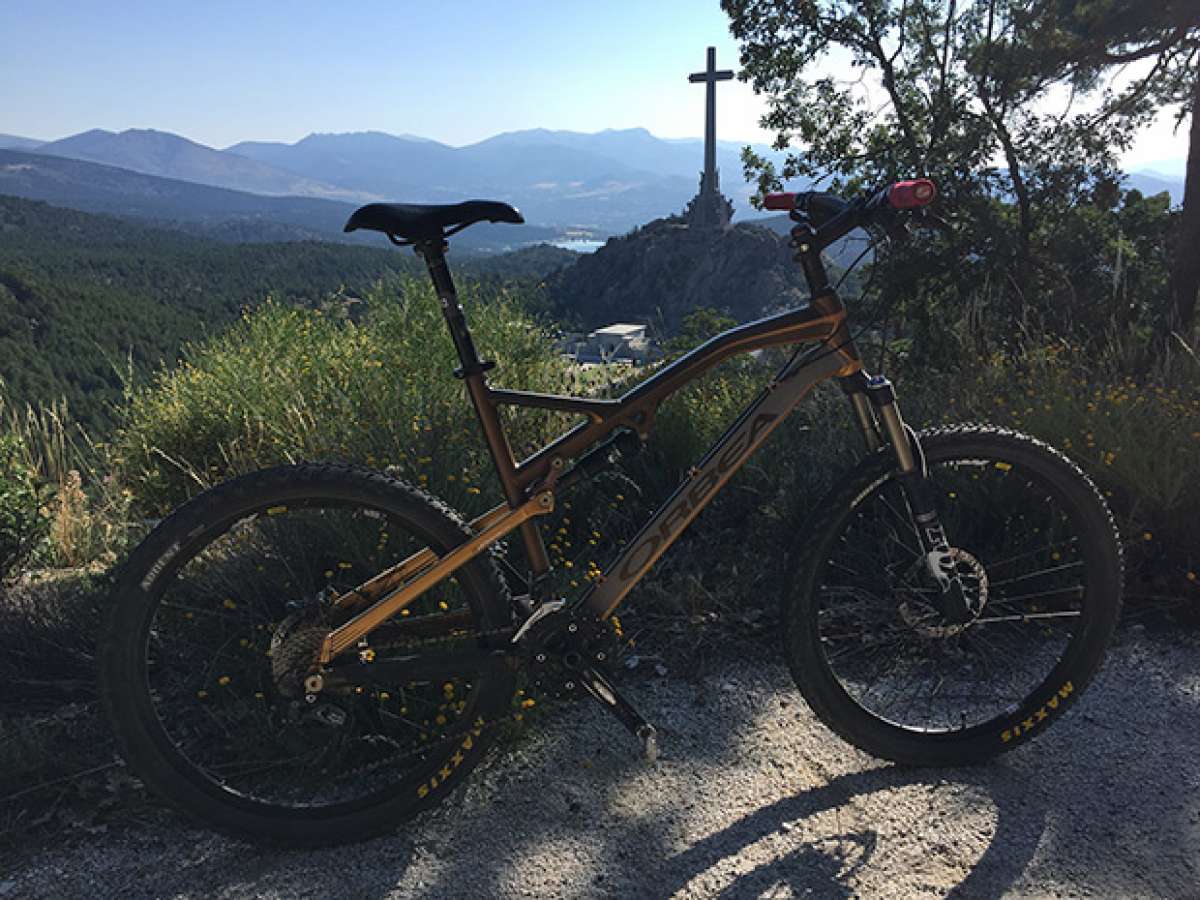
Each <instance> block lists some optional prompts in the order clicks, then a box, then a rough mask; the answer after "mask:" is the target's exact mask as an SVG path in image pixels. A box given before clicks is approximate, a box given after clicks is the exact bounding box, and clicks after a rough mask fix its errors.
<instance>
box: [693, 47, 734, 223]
mask: <svg viewBox="0 0 1200 900" xmlns="http://www.w3.org/2000/svg"><path fill="white" fill-rule="evenodd" d="M731 78H733V71H732V70H730V69H721V70H719V71H718V69H717V48H716V47H709V48H708V65H707V67H706V68H705V70H704V71H703V72H695V73H693V74H691V75H689V76H688V81H690V82H692V83H693V84H698V83H700V82H703V83H704V90H705V98H704V99H705V109H704V171H703V172H702V173H701V175H700V192H699V193H698V194H696V196H695V197H693V198H692V201H691V202H690V203H689V204H688V207H687V211H686V213H685V215H686V217H687V219H688V222H689V224H692V225H715V226H725V225H728V224H729V219H730V217H731V216H732V215H733V205H732V204H731V203H730V202H729V201H728V200H727V199H725V197H723V196H722V195H721V183H720V179H719V177H718V174H717V82H718V81H729V80H730V79H731Z"/></svg>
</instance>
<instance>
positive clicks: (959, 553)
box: [899, 547, 988, 638]
mask: <svg viewBox="0 0 1200 900" xmlns="http://www.w3.org/2000/svg"><path fill="white" fill-rule="evenodd" d="M948 555H949V557H950V559H951V560H952V562H953V564H954V568H955V570H956V574H957V576H958V578H959V579H960V580H961V583H962V586H963V593H964V594H965V596H966V598H967V602H968V604H969V606H970V610H971V617H970V618H969V619H967V621H965V622H947V621H946V617H945V616H943V615H942V614H941V613H940V612H939V611H938V610H936V609H935V608H933V607H932V606H931V604H929V602H928V601H926V600H924V599H921V600H914V601H910V600H905V601H903V602H902V603H901V604H900V607H899V612H900V618H901V619H903V620H904V624H906V625H908V627H910V628H912V629H913V630H914V631H916V632H917V633H918V634H920V635H921V636H923V637H927V638H947V637H953V636H954V635H956V634H960V633H962V631H963V630H965V629H966V628H967V627H968V626H970V625H971V624H972V623H973V622H974V621H975V620H976V619H978V618H979V617H980V616H981V615H982V614H983V609H984V607H985V606H987V601H988V577H987V570H986V569H985V568H984V567H983V563H981V562H980V561H979V560H978V559H976V558H975V557H974V556H972V555H971V554H970V553H968V552H967V551H966V550H963V549H961V548H959V547H951V548H950V552H949V554H948ZM918 565H919V566H920V567H921V568H924V562H920V563H919V564H918Z"/></svg>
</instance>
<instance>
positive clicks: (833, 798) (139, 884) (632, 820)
mask: <svg viewBox="0 0 1200 900" xmlns="http://www.w3.org/2000/svg"><path fill="white" fill-rule="evenodd" d="M629 692H630V694H631V696H632V697H633V698H634V700H635V702H637V703H638V704H639V705H640V706H641V707H642V709H643V710H644V711H645V712H646V713H647V714H648V715H649V717H650V718H652V719H653V720H655V721H657V722H658V723H659V724H660V725H661V726H662V727H663V730H664V731H665V737H664V742H663V743H664V749H663V757H662V759H661V760H660V761H659V762H658V764H657V765H655V766H654V767H647V766H645V765H644V764H641V763H639V762H638V761H637V760H636V759H635V758H634V757H633V755H632V745H631V742H630V741H629V740H628V739H627V738H626V736H625V735H624V733H623V732H621V731H620V729H619V728H618V727H616V726H615V725H613V724H611V723H610V722H609V721H608V720H607V719H606V718H604V717H603V713H602V712H601V711H600V710H599V709H598V708H596V707H594V706H593V705H580V706H577V707H574V708H572V709H570V710H564V711H563V712H561V713H559V714H558V715H557V716H555V717H554V719H553V721H552V722H551V723H550V724H549V725H547V726H546V727H545V728H544V729H543V730H542V731H541V732H540V733H539V736H538V737H537V738H536V739H531V740H529V741H527V742H526V743H525V744H524V745H523V746H521V747H519V748H517V749H513V750H509V751H508V752H507V753H505V754H503V755H502V756H501V757H500V758H498V759H496V760H495V761H494V762H493V763H492V764H491V765H490V766H488V767H487V769H486V770H485V771H484V772H482V773H481V774H479V775H478V777H476V778H475V779H474V781H473V782H472V783H471V784H470V786H469V788H468V790H466V791H465V792H462V793H460V794H458V795H456V796H455V797H454V798H453V800H451V801H450V802H449V803H448V804H446V805H444V806H443V807H441V808H440V809H438V810H436V811H434V812H433V813H431V814H429V815H427V816H426V817H424V818H422V819H420V820H419V821H418V822H417V823H415V824H414V825H413V826H412V827H410V828H409V829H408V830H406V831H405V832H402V833H400V834H398V835H396V836H394V837H390V838H384V839H379V840H375V841H371V842H369V843H364V844H359V845H357V846H353V847H350V848H344V849H342V850H338V851H320V852H309V853H298V852H269V851H264V850H261V849H259V848H254V847H249V846H245V845H242V844H238V843H234V842H231V841H227V840H225V839H223V838H219V837H215V836H213V835H211V834H209V833H207V832H204V831H200V830H196V829H193V828H190V827H188V826H186V825H184V824H183V823H182V822H181V821H180V820H179V819H178V818H176V817H174V816H173V815H172V814H169V813H163V814H162V815H161V816H159V817H157V818H156V820H155V821H154V822H150V823H147V824H145V825H144V826H141V827H137V828H124V829H122V830H120V831H119V832H116V833H112V832H110V833H109V834H106V835H102V836H97V837H95V838H90V839H88V840H87V841H83V842H75V843H73V844H70V845H68V846H64V847H61V848H58V849H56V850H53V851H47V852H43V853H41V854H39V855H38V856H37V857H36V858H35V860H34V861H33V863H32V864H30V865H28V866H26V867H25V868H24V869H22V870H21V871H18V872H10V873H6V874H0V898H3V900H10V898H16V897H22V898H24V897H45V898H60V897H75V896H79V897H98V896H105V897H108V896H112V897H123V898H124V897H128V898H135V897H197V898H200V897H205V898H207V897H281V898H291V897H355V898H369V900H374V898H402V897H445V898H464V897H523V896H529V897H564V898H566V897H600V896H612V897H671V896H678V897H706V898H707V897H793V896H795V897H802V896H813V897H840V896H858V895H863V896H872V897H875V896H883V897H924V896H929V897H940V896H961V897H972V898H974V897H989V896H997V895H1001V894H1007V895H1014V896H1036V897H1044V896H1064V897H1077V896H1097V897H1117V896H1119V897H1130V896H1146V897H1200V759H1198V758H1200V643H1198V642H1197V640H1196V639H1195V638H1188V639H1185V638H1179V637H1175V636H1173V635H1170V634H1167V635H1157V636H1154V637H1150V636H1147V635H1146V634H1144V633H1142V632H1140V631H1139V630H1138V629H1136V628H1135V629H1134V630H1133V631H1132V632H1125V633H1124V635H1123V637H1122V639H1121V644H1120V645H1119V646H1117V647H1115V648H1114V650H1113V652H1112V654H1111V655H1110V657H1109V662H1108V665H1107V666H1106V668H1105V671H1104V672H1103V674H1102V676H1101V677H1100V679H1099V681H1098V682H1097V683H1096V684H1095V685H1094V686H1093V687H1092V688H1091V689H1090V690H1089V692H1088V694H1087V695H1086V696H1085V697H1084V698H1083V700H1082V701H1081V703H1080V704H1079V705H1078V706H1077V707H1076V709H1075V710H1074V711H1073V712H1072V713H1071V714H1070V715H1069V716H1067V717H1066V718H1065V719H1063V720H1062V721H1061V722H1059V723H1057V724H1056V725H1055V727H1054V728H1053V729H1052V730H1050V731H1049V732H1048V733H1047V734H1046V735H1045V736H1043V737H1042V738H1041V739H1040V740H1038V741H1036V742H1034V744H1032V745H1030V746H1029V747H1026V748H1023V749H1021V750H1019V751H1017V752H1015V753H1013V754H1010V755H1009V756H1007V757H1005V758H1003V759H1001V760H999V761H996V762H994V763H992V764H989V765H987V766H983V767H979V768H974V769H936V770H931V769H926V770H905V769H899V768H896V767H892V766H887V765H881V764H879V763H878V762H876V761H875V760H873V759H871V758H869V757H867V756H865V755H863V754H861V753H859V752H857V751H855V750H853V749H852V748H850V747H848V746H846V745H845V744H843V743H841V742H840V741H839V740H838V739H836V738H835V737H833V736H832V735H831V734H830V733H829V732H828V731H826V730H824V729H823V728H822V727H821V726H820V725H818V724H817V723H816V722H815V721H814V720H813V717H812V715H811V713H810V712H809V711H808V709H807V707H805V706H804V704H803V702H802V701H801V700H800V698H799V695H798V693H797V692H796V691H795V689H794V688H793V687H792V685H791V682H790V681H789V679H788V677H787V674H786V672H785V671H784V669H783V667H782V666H781V665H780V664H779V663H778V662H777V658H775V657H772V659H771V661H770V662H769V663H767V664H764V665H762V666H751V665H749V664H747V663H744V662H742V663H733V664H730V665H727V666H724V667H722V668H721V670H720V674H719V675H716V676H711V677H708V678H706V679H703V680H702V681H700V682H697V683H687V682H683V681H676V680H672V679H669V678H668V679H660V680H652V681H643V682H640V683H636V684H632V685H631V686H630V691H629Z"/></svg>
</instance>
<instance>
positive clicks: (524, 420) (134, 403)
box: [112, 278, 576, 514]
mask: <svg viewBox="0 0 1200 900" xmlns="http://www.w3.org/2000/svg"><path fill="white" fill-rule="evenodd" d="M463 302H464V305H465V306H466V307H467V309H468V316H469V318H470V320H471V324H472V329H473V331H474V334H475V338H476V342H477V343H478V345H479V347H480V352H481V354H482V355H484V356H485V357H486V358H490V359H494V360H495V361H496V363H497V373H498V375H499V376H500V377H501V378H502V379H503V380H504V381H505V382H506V383H509V384H512V385H515V386H521V387H523V388H527V389H530V390H548V391H556V392H563V391H569V390H571V389H572V388H573V387H574V386H575V381H576V378H575V376H574V375H573V374H572V371H571V368H570V367H569V366H568V365H567V364H566V363H565V362H564V361H563V360H562V359H561V358H560V357H559V356H558V355H557V354H556V353H555V352H554V351H553V349H552V346H551V341H550V340H549V339H548V338H547V337H546V335H544V334H543V333H542V331H541V330H540V329H538V328H537V327H535V326H534V325H533V324H532V323H531V322H530V321H529V319H528V318H527V317H526V316H525V315H523V314H522V312H521V303H520V301H519V299H518V298H516V297H513V296H511V295H509V294H507V293H506V292H504V291H503V290H501V291H499V292H498V293H497V294H495V295H494V296H492V297H490V298H489V299H488V300H487V301H486V302H484V300H483V299H482V298H480V297H479V296H478V294H477V291H476V290H475V289H473V288H472V287H470V286H467V287H465V288H464V290H463ZM365 305H366V309H367V312H366V315H365V316H364V317H362V318H361V319H358V320H351V319H350V318H348V317H345V316H338V315H331V314H329V313H328V312H322V311H320V310H316V311H313V310H304V309H296V308H290V307H285V306H282V305H279V304H275V303H268V304H266V305H265V306H263V307H260V308H259V309H258V310H256V311H255V312H254V313H253V314H248V315H246V316H244V317H243V319H242V321H240V322H239V323H237V324H236V325H235V326H234V327H233V328H231V329H230V330H229V331H228V332H226V333H225V334H224V335H222V336H221V337H219V338H217V339H215V340H211V341H208V342H206V343H203V344H197V345H192V346H189V347H187V348H185V350H184V354H183V362H182V363H181V364H180V365H179V366H178V367H177V368H175V369H171V370H164V371H162V372H161V373H159V374H158V375H157V376H156V377H155V378H154V379H153V380H152V381H151V383H150V384H148V385H147V386H145V387H144V388H142V389H141V390H138V391H135V392H134V393H133V396H132V398H131V401H130V404H129V408H128V415H127V417H126V424H125V425H124V427H123V428H122V429H121V430H120V431H119V433H118V435H117V437H116V439H115V441H114V446H113V454H112V460H113V464H114V466H115V469H116V471H117V472H118V474H119V478H120V479H121V481H122V482H123V483H125V484H127V485H128V486H129V487H130V488H132V490H133V491H134V493H135V495H136V497H137V498H138V501H139V503H140V504H141V505H142V507H143V508H144V509H146V510H147V511H148V512H151V513H154V514H160V513H162V512H165V511H166V510H167V509H169V508H170V507H172V506H174V505H176V504H177V503H179V502H180V501H182V500H183V499H185V498H186V497H188V496H190V495H192V494H195V493H197V492H198V491H201V490H203V489H205V488H207V487H209V486H210V485H212V484H214V483H215V482H218V481H221V480H223V479H225V478H228V477H229V476H231V475H234V474H237V473H241V472H246V471H250V470H253V469H258V468H262V467H265V466H269V465H273V464H278V463H291V462H296V461H298V460H302V459H303V460H341V461H347V462H354V463H359V464H363V465H368V466H376V467H381V468H382V467H392V468H393V469H394V470H395V471H396V472H397V473H398V474H399V475H400V476H401V477H403V478H405V479H407V480H410V481H412V482H413V483H415V484H420V485H423V486H425V487H428V488H429V489H431V490H432V491H433V492H434V493H437V494H439V495H442V496H444V497H445V498H446V499H447V500H448V501H450V502H451V503H453V504H455V505H458V506H461V507H462V508H464V509H465V510H466V511H468V512H470V511H473V510H475V509H478V508H480V506H481V505H482V504H483V503H484V502H488V501H491V502H495V501H496V500H497V499H498V494H497V492H496V490H495V489H494V488H493V487H492V484H493V482H494V480H495V479H494V478H492V477H491V474H492V469H491V463H490V459H489V458H488V456H487V452H486V448H485V446H484V444H483V442H482V439H481V437H480V433H479V427H478V424H477V422H476V421H475V417H474V413H473V412H472V411H471V407H470V406H469V404H468V403H467V401H466V395H465V392H464V390H463V386H462V383H461V382H460V381H458V380H457V379H455V378H453V377H452V375H451V373H452V372H453V370H454V369H455V367H456V366H457V365H458V361H457V358H456V356H455V353H454V349H453V346H452V344H451V342H450V339H449V336H448V334H447V331H446V328H445V325H444V323H443V322H442V321H441V313H440V306H439V304H438V301H437V299H436V297H434V295H433V292H432V290H431V289H430V288H429V286H428V285H427V284H425V283H423V282H420V281H417V280H415V279H409V278H399V279H396V280H395V281H392V282H388V283H383V284H380V285H377V286H376V287H375V288H374V289H373V290H372V291H371V292H370V293H369V294H368V295H367V297H366V298H365ZM507 424H508V425H509V426H510V429H511V430H510V436H511V440H512V443H513V445H514V449H515V450H517V452H518V455H520V453H521V451H522V449H523V448H524V447H525V446H526V445H529V444H535V443H540V442H541V441H543V440H545V439H546V437H548V435H549V434H550V432H551V431H553V430H556V429H558V428H561V427H563V426H564V425H565V424H566V422H565V421H564V420H563V418H562V417H561V416H558V415H552V414H547V413H542V412H536V411H535V412H526V413H522V414H513V415H512V416H511V417H510V419H509V421H508V423H507Z"/></svg>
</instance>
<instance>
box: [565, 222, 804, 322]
mask: <svg viewBox="0 0 1200 900" xmlns="http://www.w3.org/2000/svg"><path fill="white" fill-rule="evenodd" d="M547 288H548V290H549V293H550V297H551V301H552V303H553V305H554V307H555V308H556V309H557V310H558V311H559V312H560V313H561V316H562V318H564V319H568V320H572V321H575V322H578V323H579V324H580V325H581V326H582V327H583V328H586V329H592V328H597V327H600V326H604V325H608V324H609V323H611V322H644V323H648V324H650V325H651V326H652V327H653V328H654V329H655V330H661V331H663V332H665V333H666V334H672V333H674V332H675V331H676V330H677V329H678V327H679V323H680V321H681V320H682V318H683V317H684V316H686V315H687V314H688V313H689V312H691V311H692V310H694V309H697V308H699V307H709V308H712V309H716V310H720V311H721V312H724V313H726V314H727V315H730V316H732V317H733V318H735V319H737V320H738V321H739V322H744V321H748V320H750V319H755V318H758V317H760V316H763V315H766V314H768V313H771V312H774V311H777V310H780V309H785V308H787V307H790V306H796V305H799V304H801V303H803V302H804V301H805V299H806V298H807V296H808V291H807V288H806V287H805V284H804V276H803V274H802V273H801V271H800V267H799V266H798V265H797V264H796V263H795V262H793V261H792V254H791V252H790V251H789V249H788V246H787V239H786V238H784V237H782V236H780V235H779V234H776V233H775V232H773V231H770V230H769V229H766V228H761V227H759V226H757V225H748V224H745V223H742V224H738V225H734V226H731V227H728V228H697V227H689V226H688V225H687V224H686V221H685V220H684V218H683V217H681V216H672V217H670V218H667V219H656V220H655V221H653V222H651V223H649V224H648V225H645V226H643V227H641V228H638V229H636V230H634V231H632V232H630V233H629V234H626V235H623V236H621V237H616V238H612V239H611V240H609V241H608V243H606V244H605V245H604V246H603V247H601V248H600V249H599V250H597V251H596V252H595V253H592V254H590V255H588V256H584V257H582V258H580V259H579V261H578V262H576V263H574V264H573V265H571V266H568V267H567V268H565V269H563V270H561V271H559V272H557V273H555V275H553V276H552V277H551V278H550V279H548V282H547Z"/></svg>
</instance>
